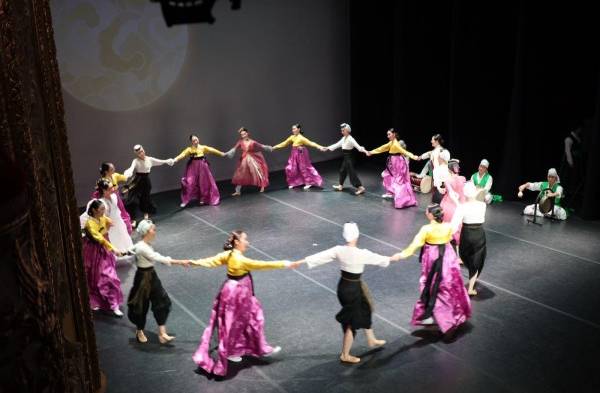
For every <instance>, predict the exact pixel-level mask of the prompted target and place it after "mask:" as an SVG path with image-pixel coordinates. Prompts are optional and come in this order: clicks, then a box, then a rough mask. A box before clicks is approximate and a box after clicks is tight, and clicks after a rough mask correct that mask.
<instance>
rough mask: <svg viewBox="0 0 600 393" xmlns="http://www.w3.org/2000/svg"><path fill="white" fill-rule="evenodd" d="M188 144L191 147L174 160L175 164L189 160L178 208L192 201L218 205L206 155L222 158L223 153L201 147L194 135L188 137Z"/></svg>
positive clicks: (215, 186)
mask: <svg viewBox="0 0 600 393" xmlns="http://www.w3.org/2000/svg"><path fill="white" fill-rule="evenodd" d="M190 143H191V144H192V145H191V146H190V147H187V148H185V149H183V151H182V152H181V153H180V154H179V155H178V156H177V157H175V159H174V161H175V162H178V161H179V160H181V159H183V158H186V157H189V158H190V159H189V160H188V162H187V164H186V167H185V173H184V175H183V177H182V178H181V205H179V206H180V207H182V208H183V207H186V206H187V204H188V203H190V202H191V201H192V200H194V199H197V200H198V201H199V203H200V204H201V205H204V204H208V205H213V206H214V205H218V204H219V202H220V199H221V196H220V195H219V189H218V188H217V184H216V183H215V178H214V177H213V175H212V173H211V171H210V167H209V165H208V161H206V154H208V153H211V154H214V155H217V156H219V157H224V156H225V153H223V152H222V151H220V150H217V149H215V148H213V147H210V146H206V145H201V144H200V139H199V138H198V136H196V135H194V134H192V135H190ZM231 156H233V155H231ZM231 156H230V157H231Z"/></svg>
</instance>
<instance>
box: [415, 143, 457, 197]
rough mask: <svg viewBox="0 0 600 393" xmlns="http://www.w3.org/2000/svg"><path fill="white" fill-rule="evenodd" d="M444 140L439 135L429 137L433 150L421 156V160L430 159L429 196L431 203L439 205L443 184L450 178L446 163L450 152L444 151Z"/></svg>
mask: <svg viewBox="0 0 600 393" xmlns="http://www.w3.org/2000/svg"><path fill="white" fill-rule="evenodd" d="M443 144H444V138H442V136H441V135H440V134H435V135H434V136H432V137H431V146H432V147H433V150H431V151H428V152H426V153H423V154H421V157H420V158H421V159H422V160H425V159H430V160H431V165H432V168H433V170H432V175H433V194H432V195H431V202H432V203H440V202H441V201H442V198H443V196H444V195H443V192H444V191H443V188H444V182H445V181H446V180H447V179H448V177H449V176H450V173H449V172H448V161H450V152H449V151H448V150H447V149H444V147H443V146H442V145H443Z"/></svg>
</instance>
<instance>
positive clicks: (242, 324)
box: [192, 230, 299, 376]
mask: <svg viewBox="0 0 600 393" xmlns="http://www.w3.org/2000/svg"><path fill="white" fill-rule="evenodd" d="M249 244H250V243H249V242H248V237H247V235H246V233H245V232H243V231H239V230H237V231H233V232H231V234H230V236H229V239H227V242H226V243H225V246H224V247H223V248H224V249H225V251H224V252H222V253H220V254H217V255H215V256H213V257H210V258H204V259H198V260H196V261H192V264H193V265H197V266H203V267H217V266H221V265H226V266H227V280H225V282H224V283H223V286H222V287H221V291H220V292H219V294H218V295H217V297H216V298H215V301H214V303H213V308H212V312H211V315H210V321H209V323H208V326H207V327H206V329H205V330H204V333H203V334H202V339H201V342H200V346H199V347H198V349H197V350H196V353H194V356H193V359H194V362H195V363H196V364H197V365H198V367H199V368H201V369H203V370H205V371H206V372H208V373H211V374H215V375H219V376H225V375H226V374H227V360H230V361H232V362H240V361H241V360H242V358H241V357H242V356H255V357H261V356H269V355H273V354H275V353H277V352H279V351H281V347H278V346H277V347H272V346H270V345H269V344H268V343H267V339H266V338H265V327H264V323H265V318H264V315H263V310H262V306H261V304H260V301H259V300H258V299H257V298H256V297H255V296H254V285H253V282H252V275H251V274H250V272H251V271H252V270H267V269H281V268H286V267H287V268H295V267H296V266H298V265H299V263H298V262H294V263H292V262H290V261H270V262H266V261H255V260H252V259H250V258H246V257H245V256H244V252H245V251H246V250H247V249H248V246H249ZM213 333H216V334H217V336H218V337H217V342H218V346H217V358H216V359H213V358H212V357H211V356H210V353H209V351H210V345H211V338H212V336H213Z"/></svg>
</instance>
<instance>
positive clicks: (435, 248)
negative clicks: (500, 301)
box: [394, 204, 471, 335]
mask: <svg viewBox="0 0 600 393" xmlns="http://www.w3.org/2000/svg"><path fill="white" fill-rule="evenodd" d="M425 216H426V217H427V219H429V221H430V223H429V224H427V225H423V226H422V227H421V229H420V230H419V233H418V234H417V235H416V236H415V238H414V239H413V241H412V243H411V244H410V245H409V246H408V247H407V248H405V249H404V250H402V252H400V253H399V255H398V254H396V255H398V257H400V258H401V259H404V258H408V257H409V256H410V255H412V254H414V252H415V251H416V250H417V248H419V247H423V248H422V250H421V255H420V257H419V259H420V261H421V278H420V279H419V288H420V291H421V296H420V298H419V300H418V301H417V303H416V305H415V308H414V310H413V316H412V321H411V323H412V324H413V325H432V324H437V325H438V327H439V328H440V330H441V331H442V333H444V334H446V333H447V334H448V335H451V334H452V332H453V331H454V329H455V328H457V327H458V326H460V325H461V324H462V323H464V322H465V321H466V320H467V319H468V318H469V317H470V316H471V301H470V300H469V295H468V294H467V290H466V289H465V286H464V284H463V280H462V276H461V274H460V267H459V264H458V257H457V256H456V253H455V252H454V248H453V247H451V246H450V239H451V238H452V227H451V226H450V224H448V223H445V222H442V219H443V217H444V212H443V211H442V208H441V207H440V205H438V204H431V205H429V206H427V210H426V211H425ZM396 255H394V257H396Z"/></svg>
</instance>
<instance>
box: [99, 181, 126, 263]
mask: <svg viewBox="0 0 600 393" xmlns="http://www.w3.org/2000/svg"><path fill="white" fill-rule="evenodd" d="M96 189H97V190H98V194H99V196H100V199H101V200H102V202H103V203H104V206H105V207H106V213H105V214H106V216H107V217H108V218H109V219H110V221H111V222H112V225H111V226H110V227H109V229H108V239H109V240H110V242H111V243H112V244H113V245H114V246H115V247H116V248H117V249H118V250H122V251H127V250H129V249H131V247H133V241H132V240H131V236H129V232H127V225H126V224H125V221H123V218H122V217H121V210H120V209H119V205H118V199H117V195H116V192H115V190H114V188H113V185H112V182H109V181H107V180H106V179H100V180H98V184H97V185H96Z"/></svg>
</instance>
